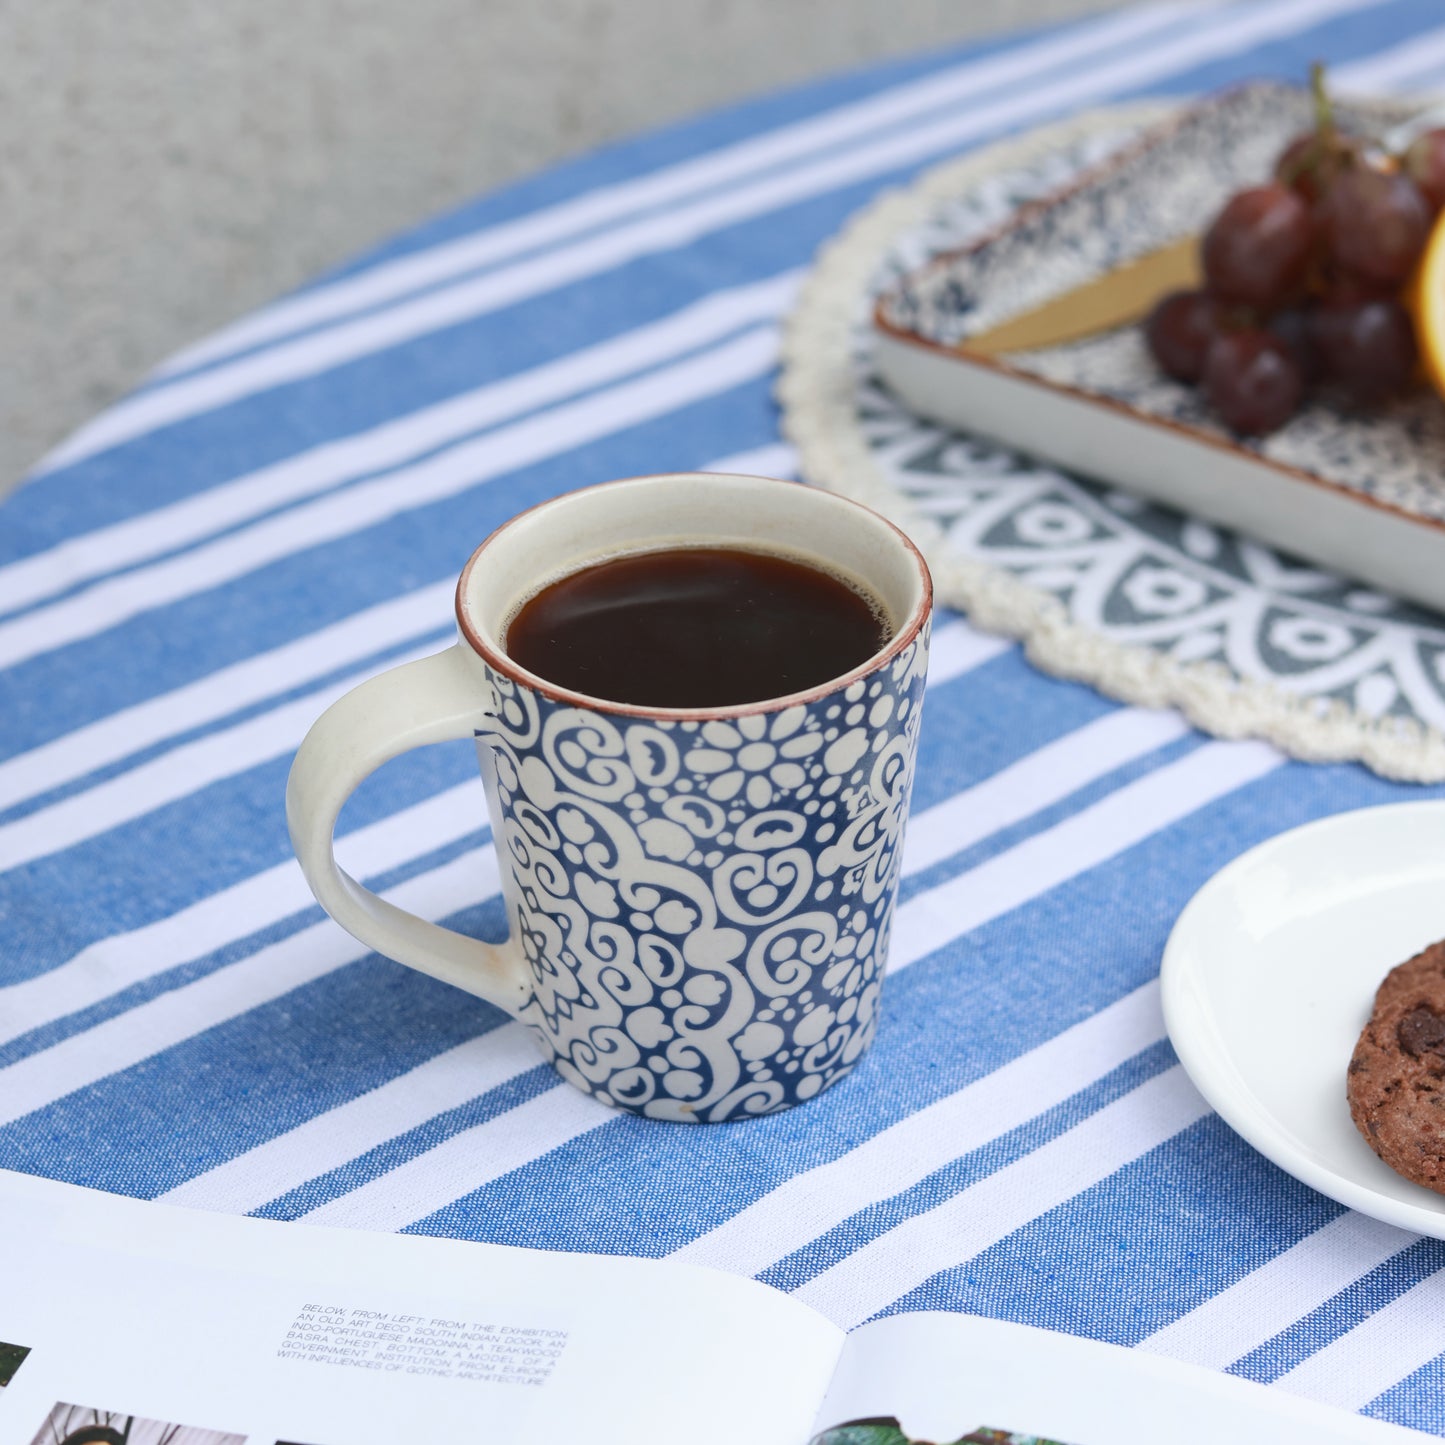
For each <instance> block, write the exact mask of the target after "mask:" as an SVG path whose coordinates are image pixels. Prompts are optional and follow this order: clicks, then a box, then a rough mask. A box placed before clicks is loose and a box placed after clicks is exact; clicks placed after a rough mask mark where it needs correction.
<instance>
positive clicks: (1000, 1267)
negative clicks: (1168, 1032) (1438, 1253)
mask: <svg viewBox="0 0 1445 1445" xmlns="http://www.w3.org/2000/svg"><path fill="white" fill-rule="evenodd" d="M1166 1047H1167V1046H1166ZM1242 1202H1246V1207H1244V1208H1241V1207H1240V1205H1241V1203H1242ZM1338 1213H1339V1206H1338V1205H1335V1204H1333V1203H1331V1201H1329V1200H1328V1199H1326V1198H1324V1196H1323V1195H1320V1194H1316V1193H1315V1192H1314V1190H1312V1189H1309V1188H1306V1187H1305V1186H1304V1185H1302V1184H1299V1183H1297V1182H1296V1181H1295V1180H1293V1179H1291V1178H1289V1176H1288V1175H1285V1174H1282V1173H1280V1171H1279V1170H1277V1169H1275V1168H1274V1167H1273V1166H1272V1165H1270V1164H1269V1163H1268V1162H1267V1161H1266V1160H1264V1159H1263V1158H1262V1157H1261V1156H1260V1155H1259V1154H1257V1153H1255V1152H1254V1150H1252V1149H1250V1148H1249V1146H1248V1145H1246V1144H1244V1143H1243V1141H1242V1140H1240V1138H1239V1137H1238V1135H1236V1134H1235V1133H1233V1131H1232V1130H1230V1129H1229V1128H1228V1127H1227V1126H1226V1125H1224V1124H1223V1123H1222V1122H1221V1121H1220V1120H1219V1119H1217V1118H1208V1119H1203V1120H1201V1121H1199V1122H1198V1123H1197V1124H1194V1125H1192V1126H1191V1127H1190V1128H1188V1129H1186V1130H1184V1131H1183V1132H1182V1133H1181V1134H1177V1135H1175V1136H1174V1138H1173V1139H1171V1140H1169V1141H1168V1142H1167V1143H1165V1144H1163V1145H1161V1146H1160V1147H1159V1148H1157V1149H1155V1150H1152V1151H1151V1152H1150V1153H1149V1154H1147V1155H1145V1156H1144V1157H1143V1158H1141V1159H1139V1160H1137V1161H1135V1162H1134V1163H1132V1164H1130V1165H1128V1166H1127V1167H1126V1168H1124V1169H1121V1170H1120V1171H1119V1172H1118V1173H1117V1174H1113V1175H1111V1176H1110V1177H1109V1178H1108V1179H1106V1180H1104V1181H1103V1182H1102V1183H1101V1184H1098V1185H1095V1186H1094V1187H1093V1188H1092V1189H1089V1190H1087V1191H1085V1192H1084V1193H1083V1194H1080V1195H1077V1196H1075V1197H1074V1198H1073V1199H1071V1200H1070V1201H1069V1202H1068V1203H1067V1204H1065V1205H1062V1206H1060V1207H1059V1208H1057V1209H1054V1210H1051V1211H1050V1212H1049V1213H1048V1214H1046V1215H1044V1216H1042V1217H1040V1218H1039V1219H1036V1220H1033V1221H1031V1222H1030V1223H1029V1224H1028V1225H1026V1226H1025V1227H1024V1228H1023V1229H1020V1230H1018V1231H1016V1232H1015V1233H1012V1234H1010V1235H1009V1237H1008V1238H1007V1239H1005V1240H1002V1241H1001V1242H1000V1243H999V1244H997V1245H994V1246H993V1247H992V1248H991V1249H988V1250H986V1251H984V1253H982V1254H980V1255H978V1256H977V1257H976V1258H974V1259H971V1260H969V1261H967V1263H960V1264H959V1265H958V1266H957V1267H956V1268H954V1269H950V1270H947V1271H945V1272H944V1273H941V1274H938V1275H935V1276H934V1277H933V1278H932V1279H930V1280H929V1281H928V1282H927V1283H926V1284H924V1285H921V1286H919V1288H917V1289H915V1290H913V1291H911V1292H910V1293H909V1294H907V1295H904V1296H903V1297H902V1298H901V1299H899V1300H898V1301H896V1302H895V1303H894V1304H893V1305H891V1306H890V1307H889V1308H888V1309H887V1310H885V1311H884V1312H883V1313H885V1314H895V1313H899V1312H902V1311H907V1310H961V1311H964V1312H966V1313H968V1314H977V1315H986V1316H988V1317H989V1318H991V1319H1005V1320H1013V1321H1016V1322H1020V1323H1027V1324H1035V1325H1042V1326H1043V1327H1044V1328H1045V1329H1055V1330H1064V1331H1067V1332H1068V1333H1070V1334H1083V1335H1089V1336H1091V1337H1092V1338H1094V1339H1101V1340H1107V1341H1109V1342H1110V1343H1112V1344H1119V1345H1132V1344H1136V1343H1137V1342H1138V1341H1139V1340H1140V1339H1142V1338H1143V1337H1144V1336H1145V1335H1147V1334H1149V1333H1150V1332H1151V1331H1152V1330H1154V1329H1157V1328H1158V1327H1159V1326H1160V1325H1161V1324H1163V1323H1165V1322H1166V1321H1168V1320H1170V1319H1173V1318H1175V1317H1177V1316H1178V1315H1181V1314H1183V1313H1184V1312H1185V1311H1186V1310H1188V1309H1190V1308H1192V1307H1193V1306H1194V1305H1196V1304H1198V1303H1201V1302H1202V1301H1203V1300H1204V1299H1208V1298H1210V1297H1212V1296H1213V1295H1215V1294H1217V1293H1218V1292H1219V1291H1220V1290H1221V1289H1223V1288H1224V1287H1226V1286H1227V1285H1229V1284H1230V1283H1232V1282H1233V1281H1234V1279H1236V1278H1238V1277H1239V1276H1240V1275H1242V1274H1244V1273H1246V1272H1247V1271H1249V1270H1251V1269H1253V1268H1256V1267H1257V1266H1259V1265H1260V1264H1263V1263H1265V1262H1266V1261H1267V1260H1269V1259H1271V1258H1273V1257H1274V1256H1275V1255H1277V1254H1279V1253H1280V1252H1282V1251H1283V1250H1285V1249H1288V1248H1289V1247H1290V1246H1291V1245H1292V1244H1295V1243H1297V1242H1298V1240H1300V1239H1302V1238H1303V1237H1304V1236H1305V1235H1307V1234H1309V1233H1310V1232H1312V1231H1313V1230H1314V1229H1317V1228H1318V1227H1319V1226H1320V1225H1321V1224H1324V1223H1326V1222H1327V1221H1328V1220H1329V1219H1331V1218H1332V1217H1334V1216H1335V1215H1336V1214H1338Z"/></svg>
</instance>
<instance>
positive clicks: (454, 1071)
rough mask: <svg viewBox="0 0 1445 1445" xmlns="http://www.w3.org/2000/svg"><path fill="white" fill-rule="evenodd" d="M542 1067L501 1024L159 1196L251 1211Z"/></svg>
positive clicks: (522, 1033) (518, 1031)
mask: <svg viewBox="0 0 1445 1445" xmlns="http://www.w3.org/2000/svg"><path fill="white" fill-rule="evenodd" d="M539 1066H541V1067H545V1068H547V1069H548V1071H549V1072H550V1069H551V1066H550V1065H549V1064H547V1063H546V1061H545V1060H544V1058H543V1056H542V1052H541V1050H540V1049H539V1048H538V1046H537V1041H536V1039H534V1038H533V1037H532V1035H531V1034H530V1033H529V1032H528V1031H527V1030H526V1029H525V1028H523V1027H522V1025H521V1024H502V1025H500V1026H499V1027H498V1028H495V1029H492V1030H491V1031H490V1032H489V1033H485V1034H483V1035H482V1036H481V1037H480V1038H475V1039H468V1040H467V1042H466V1043H464V1044H458V1045H457V1046H456V1047H455V1048H452V1049H447V1050H446V1052H445V1053H441V1054H438V1055H436V1057H435V1058H431V1059H428V1060H427V1061H426V1063H424V1064H421V1065H419V1066H418V1067H417V1068H415V1069H411V1070H409V1071H408V1072H406V1073H404V1074H401V1075H399V1076H398V1077H396V1078H394V1079H390V1080H388V1081H387V1082H386V1083H384V1084H380V1085H378V1086H377V1087H376V1088H374V1089H371V1090H368V1092H366V1093H365V1094H361V1095H359V1096H358V1097H357V1098H355V1099H350V1100H348V1101H347V1102H346V1103H345V1104H338V1105H337V1106H336V1107H335V1108H334V1109H328V1110H327V1111H326V1112H325V1113H324V1114H318V1115H317V1116H316V1117H315V1118H314V1119H309V1120H307V1122H306V1123H304V1124H300V1125H298V1126H297V1127H296V1128H294V1129H288V1130H287V1131H286V1133H284V1134H278V1135H277V1136H276V1137H275V1138H274V1139H269V1140H267V1142H266V1143H264V1144H259V1145H257V1146H256V1147H255V1148H254V1149H250V1150H248V1151H247V1152H246V1153H244V1154H238V1155H237V1156H236V1157H235V1158H234V1159H230V1160H228V1161H227V1162H226V1163H224V1164H219V1165H217V1166H216V1167H215V1168H214V1169H208V1170H207V1171H206V1172H205V1173H204V1174H198V1175H197V1176H196V1177H195V1178H194V1179H188V1180H187V1181H186V1182H185V1183H184V1184H179V1185H177V1186H176V1187H175V1188H174V1189H170V1190H168V1191H167V1192H166V1193H164V1194H162V1195H161V1196H160V1198H161V1199H162V1200H163V1201H164V1202H165V1203H167V1204H184V1205H187V1206H189V1207H191V1208H195V1209H213V1210H216V1211H217V1212H219V1213H222V1214H249V1213H250V1212H251V1211H252V1210H253V1209H259V1208H260V1207H261V1206H262V1205H263V1204H269V1203H270V1202H271V1201H272V1200H273V1199H280V1198H281V1197H282V1196H283V1195H285V1194H289V1193H290V1192H291V1190H293V1189H295V1188H297V1187H298V1186H299V1185H301V1184H304V1183H306V1182H307V1181H308V1180H311V1179H319V1178H320V1177H321V1176H322V1175H324V1174H329V1173H330V1172H331V1171H332V1170H333V1169H340V1168H341V1167H342V1166H343V1165H346V1164H349V1163H351V1161H352V1160H354V1159H360V1158H361V1157H362V1156H363V1155H365V1154H367V1153H369V1152H370V1151H371V1150H372V1149H374V1148H376V1146H377V1145H378V1144H380V1143H384V1142H385V1141H386V1140H388V1139H397V1138H400V1137H401V1136H402V1135H403V1134H407V1133H410V1132H411V1130H413V1129H416V1128H420V1127H421V1125H423V1124H425V1123H428V1122H429V1121H430V1120H432V1119H436V1118H439V1117H440V1116H441V1115H442V1114H447V1113H450V1112H451V1111H452V1110H453V1109H459V1108H461V1107H462V1106H463V1105H464V1104H469V1103H471V1102H472V1100H474V1099H479V1098H481V1097H482V1096H483V1095H484V1094H487V1093H490V1092H491V1090H493V1089H495V1088H498V1087H499V1086H500V1085H502V1084H505V1083H508V1082H509V1081H510V1080H512V1079H515V1078H517V1077H519V1076H520V1075H522V1074H525V1073H527V1072H528V1071H529V1070H531V1069H535V1068H537V1067H539ZM569 1092H573V1093H575V1092H576V1091H575V1090H571V1091H569ZM578 1097H579V1098H581V1097H582V1096H581V1095H578ZM583 1102H584V1103H587V1102H590V1101H588V1100H585V1099H584V1100H583ZM594 1108H601V1106H600V1105H594ZM603 1113H604V1116H605V1117H606V1118H613V1117H615V1116H614V1115H613V1114H612V1113H611V1112H610V1111H605V1110H604V1111H603ZM592 1122H593V1123H594V1124H595V1123H597V1122H598V1119H597V1118H596V1117H594V1118H593V1120H592Z"/></svg>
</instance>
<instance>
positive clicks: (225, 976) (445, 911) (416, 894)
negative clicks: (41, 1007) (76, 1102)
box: [0, 847, 499, 1126]
mask: <svg viewBox="0 0 1445 1445" xmlns="http://www.w3.org/2000/svg"><path fill="white" fill-rule="evenodd" d="M498 885H499V880H498V878H497V869H496V857H495V855H494V854H493V852H492V850H491V848H490V847H487V848H474V849H470V850H468V851H467V852H465V853H463V854H461V855H460V856H459V857H456V858H454V859H452V861H451V862H449V863H446V864H444V865H443V866H442V867H440V868H433V869H431V870H429V871H428V872H425V873H420V874H418V875H417V876H416V877H415V878H410V879H408V880H407V881H406V882H405V883H401V884H398V885H397V886H396V887H395V888H389V889H387V891H386V892H385V893H384V894H383V895H382V896H383V897H384V898H386V899H388V900H389V901H390V902H392V903H394V904H396V906H397V907H398V908H405V909H406V910H407V911H408V912H411V913H420V914H421V915H422V916H423V917H424V918H445V917H447V916H448V915H449V914H453V913H456V912H457V911H458V910H459V909H462V908H467V907H470V906H472V905H473V904H475V903H479V902H481V901H482V900H483V899H485V898H489V897H491V896H493V895H494V894H495V893H496V892H497V889H498ZM367 952H368V950H367V949H366V948H364V947H363V946H362V945H361V944H359V943H357V941H356V940H355V939H354V938H352V937H351V935H350V934H349V933H345V932H343V931H342V930H341V929H340V928H338V927H337V926H336V924H334V923H332V922H331V920H330V919H329V918H328V919H326V920H325V921H324V922H322V923H317V924H313V925H312V926H311V927H309V928H303V929H301V930H300V932H298V933H293V934H291V935H290V936H289V937H287V938H283V939H281V940H280V941H279V942H276V943H272V944H268V945H267V946H266V947H264V948H261V949H258V950H257V951H256V952H255V953H253V954H251V955H249V956H248V957H247V958H245V959H243V960H241V962H239V963H236V964H231V965H228V966H226V967H222V968H218V969H217V970H216V971H215V972H213V973H208V974H206V975H205V976H204V977H202V978H198V979H196V980H195V981H194V982H192V983H187V984H183V985H181V986H179V987H177V988H173V989H171V990H170V991H169V992H167V993H162V994H158V995H157V996H156V997H155V998H151V999H147V1000H146V1002H144V1003H140V1004H137V1005H135V1007H134V1008H130V1009H127V1010H126V1011H125V1012H124V1013H121V1014H115V1015H113V1016H112V1017H110V1018H108V1019H105V1020H103V1021H102V1022H100V1023H98V1024H95V1025H94V1026H93V1027H91V1028H88V1029H85V1030H84V1031H83V1032H81V1033H76V1034H72V1035H70V1037H68V1038H66V1039H62V1040H61V1041H60V1042H59V1043H57V1044H52V1045H51V1046H50V1047H49V1048H46V1049H41V1050H40V1051H38V1052H37V1053H33V1054H28V1055H26V1056H25V1057H24V1058H22V1059H20V1060H18V1061H17V1062H15V1063H13V1064H10V1065H9V1066H8V1067H6V1068H4V1069H0V1126H3V1125H5V1124H9V1123H13V1122H14V1121H15V1120H16V1119H20V1118H23V1117H24V1116H25V1115H26V1114H30V1113H33V1112H34V1111H35V1110H36V1109H43V1108H45V1107H46V1105H48V1104H52V1103H54V1102H55V1101H56V1100H57V1099H63V1098H65V1097H66V1095H68V1094H72V1093H74V1092H75V1091H76V1090H77V1089H83V1088H86V1087H88V1086H89V1085H91V1084H96V1083H99V1082H100V1081H101V1080H102V1079H105V1078H107V1077H109V1076H110V1075H112V1074H117V1073H120V1072H121V1071H122V1070H123V1069H128V1068H131V1067H132V1066H133V1065H135V1064H138V1063H140V1062H142V1060H144V1059H149V1058H153V1057H154V1056H155V1055H156V1054H159V1053H162V1052H164V1051H165V1050H166V1049H169V1048H174V1047H175V1046H176V1045H177V1044H182V1043H184V1042H185V1041H186V1040H187V1039H191V1038H194V1037H195V1036H196V1035H197V1034H200V1033H204V1032H205V1031H206V1030H207V1029H211V1028H214V1027H216V1025H217V1024H221V1023H225V1022H226V1021H227V1020H229V1019H234V1018H237V1017H238V1016H239V1015H241V1014H244V1013H248V1012H250V1010H252V1009H256V1008H260V1007H262V1006H263V1005H265V1004H268V1003H271V1002H272V1001H273V1000H275V999H278V998H281V997H282V996H283V995H285V994H288V993H291V992H292V991H293V990H295V989H298V988H300V987H301V986H302V985H303V984H307V983H311V982H314V981H315V980H316V979H318V978H324V977H325V976H326V975H327V974H329V973H333V972H335V970H336V969H338V968H341V967H343V966H344V965H346V964H348V963H355V962H356V961H357V960H358V959H360V958H365V957H366V955H367Z"/></svg>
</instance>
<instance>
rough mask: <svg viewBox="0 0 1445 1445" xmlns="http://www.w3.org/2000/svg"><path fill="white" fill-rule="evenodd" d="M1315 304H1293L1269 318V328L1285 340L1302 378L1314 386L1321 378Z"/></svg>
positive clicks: (1286, 348)
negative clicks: (1316, 347) (1316, 343)
mask: <svg viewBox="0 0 1445 1445" xmlns="http://www.w3.org/2000/svg"><path fill="white" fill-rule="evenodd" d="M1313 312H1314V308H1313V306H1292V307H1289V308H1288V309H1286V310H1284V311H1276V312H1275V314H1274V315H1273V316H1271V317H1270V318H1269V326H1268V330H1269V333H1270V335H1271V336H1276V337H1278V338H1279V340H1281V341H1282V342H1284V347H1285V350H1286V351H1288V352H1289V354H1290V359H1291V360H1292V361H1293V362H1294V364H1295V365H1296V366H1297V367H1298V368H1299V374H1300V380H1301V381H1303V382H1304V384H1305V385H1306V386H1313V385H1314V383H1315V382H1317V381H1318V380H1319V379H1320V372H1321V367H1320V358H1319V353H1318V352H1317V351H1316V350H1315V344H1314V315H1313Z"/></svg>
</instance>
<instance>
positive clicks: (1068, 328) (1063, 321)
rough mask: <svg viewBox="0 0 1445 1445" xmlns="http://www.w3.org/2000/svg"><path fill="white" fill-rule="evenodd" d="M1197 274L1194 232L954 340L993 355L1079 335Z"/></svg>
mask: <svg viewBox="0 0 1445 1445" xmlns="http://www.w3.org/2000/svg"><path fill="white" fill-rule="evenodd" d="M1202 280H1203V275H1202V273H1201V271H1200V268H1199V238H1198V237H1197V236H1185V237H1184V238H1183V239H1182V240H1179V241H1171V242H1170V243H1169V245H1167V246H1161V247H1160V248H1159V249H1158V250H1157V251H1148V252H1146V253H1145V254H1144V255H1142V256H1140V257H1139V258H1138V259H1137V260H1134V261H1129V262H1127V263H1126V264H1124V265H1123V266H1118V267H1116V268H1115V269H1114V270H1112V271H1106V272H1105V273H1104V274H1103V275H1102V276H1096V277H1095V278H1094V279H1093V280H1092V281H1086V282H1085V283H1084V284H1083V285H1082V286H1076V287H1075V288H1074V289H1073V290H1072V291H1065V292H1063V293H1062V294H1060V295H1058V296H1055V297H1052V298H1051V299H1050V300H1048V301H1046V302H1044V304H1043V305H1042V306H1036V307H1034V308H1033V309H1032V310H1030V311H1025V312H1022V313H1021V314H1020V315H1018V316H1012V317H1010V318H1009V319H1008V320H1007V321H1005V322H1002V323H1001V324H1000V325H998V326H991V327H989V328H988V330H986V331H980V332H979V333H978V334H977V335H976V336H970V337H969V338H968V339H967V340H965V341H963V342H960V343H959V346H960V349H961V350H963V351H966V352H968V353H970V354H971V355H974V356H998V355H1000V354H1001V353H1003V352H1006V351H1038V350H1041V349H1042V348H1043V347H1046V346H1063V345H1065V344H1066V343H1068V342H1070V341H1082V340H1083V339H1084V338H1085V337H1088V336H1096V335H1098V334H1099V333H1100V332H1103V331H1112V330H1114V329H1115V328H1116V327H1119V326H1127V325H1129V324H1130V323H1132V322H1136V321H1142V320H1143V319H1144V318H1145V317H1146V316H1147V315H1148V314H1149V313H1150V311H1152V310H1153V309H1154V305H1155V303H1156V302H1157V301H1159V300H1160V298H1161V297H1163V296H1166V295H1168V293H1169V292H1171V291H1180V290H1189V289H1193V288H1194V287H1197V286H1198V285H1199V284H1200V282H1201V281H1202Z"/></svg>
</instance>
